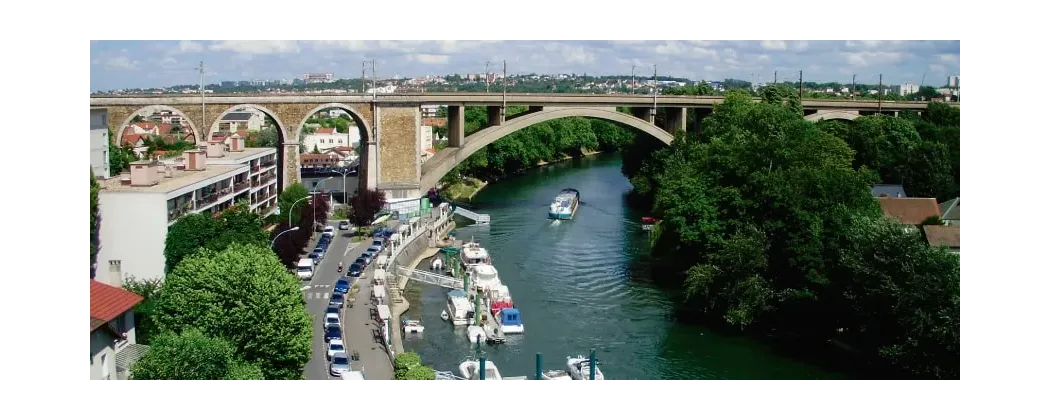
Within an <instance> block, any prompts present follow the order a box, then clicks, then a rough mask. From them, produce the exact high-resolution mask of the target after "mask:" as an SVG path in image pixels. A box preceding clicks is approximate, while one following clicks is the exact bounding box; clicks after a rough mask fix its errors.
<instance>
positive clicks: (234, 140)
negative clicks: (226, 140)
mask: <svg viewBox="0 0 1050 420" xmlns="http://www.w3.org/2000/svg"><path fill="white" fill-rule="evenodd" d="M230 151H231V152H243V151H244V138H243V137H241V136H240V135H239V134H234V135H232V136H230Z"/></svg>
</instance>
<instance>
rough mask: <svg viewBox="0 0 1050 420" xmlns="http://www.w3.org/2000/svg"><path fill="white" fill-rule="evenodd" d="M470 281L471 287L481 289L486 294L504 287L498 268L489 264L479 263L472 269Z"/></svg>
mask: <svg viewBox="0 0 1050 420" xmlns="http://www.w3.org/2000/svg"><path fill="white" fill-rule="evenodd" d="M470 281H471V285H473V286H477V287H480V288H481V289H482V290H484V291H486V292H487V291H489V290H495V289H497V288H499V287H500V286H503V283H502V282H500V280H499V271H496V267H494V266H493V265H492V264H487V263H478V264H474V265H472V266H471V267H470ZM508 293H509V292H508Z"/></svg>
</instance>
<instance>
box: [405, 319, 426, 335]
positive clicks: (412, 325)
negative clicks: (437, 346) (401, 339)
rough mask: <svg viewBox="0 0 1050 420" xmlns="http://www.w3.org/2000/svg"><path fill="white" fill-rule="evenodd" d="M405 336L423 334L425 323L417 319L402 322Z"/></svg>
mask: <svg viewBox="0 0 1050 420" xmlns="http://www.w3.org/2000/svg"><path fill="white" fill-rule="evenodd" d="M402 326H403V328H404V330H405V334H412V333H422V332H423V323H422V322H420V321H419V320H415V319H406V320H404V321H403V322H402Z"/></svg>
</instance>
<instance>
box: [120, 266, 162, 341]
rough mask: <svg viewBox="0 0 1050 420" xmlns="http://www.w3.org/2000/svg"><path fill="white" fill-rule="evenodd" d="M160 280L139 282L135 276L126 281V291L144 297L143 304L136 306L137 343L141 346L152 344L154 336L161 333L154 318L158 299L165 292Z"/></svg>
mask: <svg viewBox="0 0 1050 420" xmlns="http://www.w3.org/2000/svg"><path fill="white" fill-rule="evenodd" d="M163 285H164V283H163V281H162V280H161V279H160V278H153V279H143V280H138V279H136V278H135V277H134V276H128V278H127V279H124V284H123V286H124V290H127V291H129V292H132V293H134V294H136V295H139V296H142V302H139V304H138V305H135V341H137V342H138V343H139V344H150V341H151V340H152V338H153V336H154V335H155V334H157V333H158V332H159V330H158V328H157V323H156V320H155V318H154V316H155V315H156V311H157V298H158V297H159V296H160V294H161V292H162V291H163V290H164V288H163Z"/></svg>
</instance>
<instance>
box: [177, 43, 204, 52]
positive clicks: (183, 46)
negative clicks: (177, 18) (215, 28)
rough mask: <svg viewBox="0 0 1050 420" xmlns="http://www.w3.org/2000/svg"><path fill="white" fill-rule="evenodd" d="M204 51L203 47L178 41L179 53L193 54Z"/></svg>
mask: <svg viewBox="0 0 1050 420" xmlns="http://www.w3.org/2000/svg"><path fill="white" fill-rule="evenodd" d="M201 51H204V46H203V45H201V44H199V43H196V42H193V41H179V52H180V53H195V52H201Z"/></svg>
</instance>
